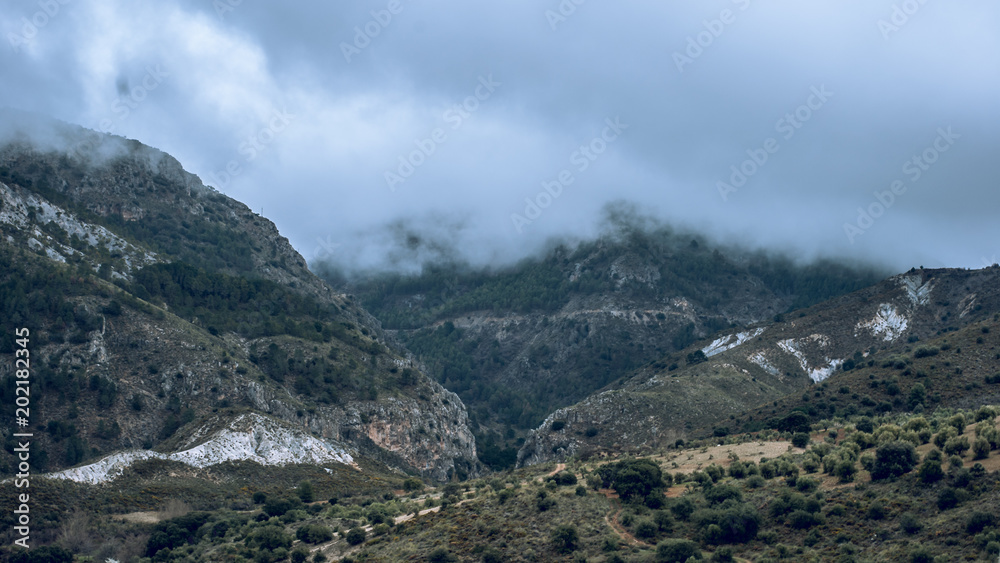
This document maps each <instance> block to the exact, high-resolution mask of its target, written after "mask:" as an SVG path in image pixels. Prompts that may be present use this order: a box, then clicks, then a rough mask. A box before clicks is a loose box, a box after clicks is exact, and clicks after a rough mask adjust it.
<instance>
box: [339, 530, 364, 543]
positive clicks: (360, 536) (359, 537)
mask: <svg viewBox="0 0 1000 563" xmlns="http://www.w3.org/2000/svg"><path fill="white" fill-rule="evenodd" d="M344 539H346V540H347V543H349V544H351V545H358V544H359V543H364V541H365V540H366V539H368V533H367V532H365V530H364V528H352V529H351V530H350V531H349V532H347V535H345V536H344Z"/></svg>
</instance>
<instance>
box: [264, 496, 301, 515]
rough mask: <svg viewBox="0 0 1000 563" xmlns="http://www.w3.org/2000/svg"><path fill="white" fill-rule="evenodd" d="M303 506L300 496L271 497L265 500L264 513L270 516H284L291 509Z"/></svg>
mask: <svg viewBox="0 0 1000 563" xmlns="http://www.w3.org/2000/svg"><path fill="white" fill-rule="evenodd" d="M301 507H302V502H301V501H299V499H298V498H278V497H275V498H269V499H267V501H266V502H264V513H265V514H267V515H268V516H283V515H284V514H285V513H286V512H288V511H289V510H295V509H297V508H301Z"/></svg>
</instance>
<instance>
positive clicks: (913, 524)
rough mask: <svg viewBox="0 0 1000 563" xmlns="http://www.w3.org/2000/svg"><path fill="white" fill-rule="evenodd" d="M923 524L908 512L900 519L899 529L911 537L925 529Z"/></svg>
mask: <svg viewBox="0 0 1000 563" xmlns="http://www.w3.org/2000/svg"><path fill="white" fill-rule="evenodd" d="M923 527H924V526H923V524H921V523H920V520H918V519H917V517H916V516H914V515H913V514H911V513H909V512H906V513H904V514H903V515H902V516H900V517H899V528H900V529H901V530H903V531H904V532H906V533H907V534H910V535H911V536H912V535H913V534H915V533H917V532H919V531H920V530H922V529H923Z"/></svg>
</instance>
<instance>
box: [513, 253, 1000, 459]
mask: <svg viewBox="0 0 1000 563" xmlns="http://www.w3.org/2000/svg"><path fill="white" fill-rule="evenodd" d="M998 288H1000V268H997V267H992V268H988V269H985V270H978V271H967V270H912V271H910V272H908V273H906V274H902V275H898V276H894V277H892V278H889V279H887V280H885V281H883V282H880V283H879V284H876V285H874V286H872V287H869V288H866V289H862V290H859V291H857V292H854V293H851V294H849V295H845V296H842V297H839V298H836V299H832V300H829V301H827V302H824V303H821V304H818V305H814V306H812V307H809V308H807V309H804V310H801V311H798V312H796V313H794V314H789V315H783V316H781V317H778V318H777V319H775V320H772V321H770V322H765V323H758V324H755V325H751V326H749V327H746V328H742V329H734V330H731V331H726V332H723V333H722V334H721V335H720V336H718V337H716V338H713V339H711V340H705V341H702V342H699V343H696V344H695V345H693V346H690V347H688V348H686V349H684V350H682V351H681V352H678V353H675V354H669V355H666V356H664V357H662V358H660V359H658V360H657V361H655V362H652V363H650V364H649V365H647V366H645V367H643V368H642V369H640V370H638V371H637V372H636V373H635V374H634V375H633V376H631V377H630V378H628V379H627V380H624V381H622V382H620V383H618V384H615V385H612V386H610V387H609V388H608V389H606V390H602V391H601V392H599V393H595V394H594V395H592V396H590V397H588V398H587V399H585V400H583V401H581V402H579V403H577V404H575V405H573V406H570V407H566V408H563V409H559V410H556V411H555V412H553V413H552V414H550V415H549V416H548V417H547V419H546V420H545V421H544V422H543V423H542V424H541V425H540V426H539V427H538V428H537V429H535V430H534V431H532V433H531V434H530V435H529V437H528V439H527V440H526V442H525V444H524V446H523V447H522V448H521V450H520V451H519V452H518V463H519V464H522V465H524V464H533V463H542V462H545V461H549V460H562V459H566V458H568V457H569V456H573V455H581V456H589V455H593V454H595V453H596V452H599V451H614V452H621V451H648V450H649V449H651V448H657V447H665V446H668V445H670V444H673V443H674V442H675V441H677V440H684V439H688V438H689V437H691V436H692V435H699V434H703V433H704V431H705V430H707V431H708V432H710V433H711V432H713V431H714V432H715V433H717V434H718V435H725V434H726V433H727V432H729V431H731V430H733V431H734V430H736V429H737V428H738V425H737V423H736V422H734V421H735V420H737V417H738V416H740V415H741V414H742V413H744V412H745V411H748V410H752V409H755V408H758V407H760V408H759V409H758V410H757V411H756V412H758V413H760V412H764V411H766V412H767V413H768V414H769V416H770V417H779V418H780V417H782V416H785V415H787V414H788V411H790V410H792V409H800V410H806V411H807V414H808V415H809V416H810V417H811V419H812V420H816V419H817V418H823V417H824V416H829V417H832V416H848V415H852V414H856V413H858V412H869V411H872V410H873V409H875V410H878V411H879V412H887V411H897V412H898V411H900V410H909V409H912V408H915V406H916V404H907V396H900V394H901V393H904V392H905V393H909V392H910V387H911V385H912V383H904V382H901V381H899V380H900V379H902V380H906V379H910V380H911V381H913V383H915V382H916V381H917V380H919V378H918V377H917V376H916V375H914V374H915V373H923V374H924V375H922V376H920V377H921V378H922V377H928V374H931V376H930V379H928V380H927V382H926V383H925V386H924V392H925V394H926V395H925V397H924V399H922V400H921V401H919V402H920V403H921V404H923V403H925V402H926V404H925V405H924V407H925V408H928V409H929V408H934V407H937V406H951V407H956V406H962V407H968V408H972V407H974V406H976V405H978V404H982V402H983V401H989V400H990V395H987V396H983V395H982V393H981V392H980V391H979V390H978V387H967V385H977V386H980V385H982V382H983V381H984V378H985V377H986V376H990V375H992V374H993V373H995V372H997V371H1000V359H998V358H997V357H996V351H995V347H996V345H997V342H996V339H997V334H996V333H997V331H998V330H1000V329H998V321H997V311H998V310H1000V291H998ZM962 329H965V331H963V330H962ZM955 331H958V332H955ZM969 334H971V335H973V336H966V337H964V338H965V340H971V342H969V343H967V344H966V345H965V346H961V347H960V346H951V345H948V341H949V339H951V340H954V339H956V338H963V337H962V336H961V335H969ZM923 341H927V342H928V349H938V350H940V349H944V350H945V351H944V352H942V354H943V355H944V356H943V357H946V358H947V360H948V363H947V364H945V365H944V366H943V367H942V366H941V365H940V364H941V363H942V358H933V359H931V360H928V359H926V358H923V359H921V360H919V361H917V360H914V356H915V355H918V353H917V352H916V351H915V350H917V349H919V348H920V346H921V344H922V342H923ZM952 350H954V351H952ZM963 350H964V353H963V352H962V351H963ZM956 351H957V352H956ZM952 356H956V357H954V358H952ZM966 360H968V362H966ZM913 362H916V363H917V364H918V365H917V366H910V363H913ZM952 362H954V363H956V364H958V365H957V366H955V367H953V366H952V365H951V363H952ZM966 363H967V365H966ZM924 364H928V365H924ZM930 364H938V365H937V368H936V369H937V371H936V372H935V371H934V370H932V369H931V367H930ZM876 365H878V366H880V367H879V368H875V367H873V366H876ZM883 366H900V367H899V371H903V372H904V373H905V376H902V377H900V376H899V375H898V373H896V372H894V373H892V375H888V374H884V373H878V372H876V371H875V370H878V369H882V370H883V372H884V371H888V370H885V369H884V368H883ZM918 368H923V369H918ZM953 370H955V371H953ZM875 373H878V376H877V380H878V381H879V382H880V384H881V385H883V387H879V386H877V385H873V386H872V387H874V388H875V391H872V390H871V389H862V386H861V385H857V384H855V385H854V386H853V387H851V385H850V384H849V383H846V382H845V383H841V382H842V381H844V380H845V379H846V380H849V381H854V382H855V383H857V382H858V381H859V379H860V378H865V379H867V378H868V377H869V376H871V377H872V378H876V375H875ZM935 376H936V377H935ZM914 378H916V379H914ZM936 378H942V379H940V380H938V381H935V379H936ZM820 382H822V384H821V385H817V384H818V383H820ZM891 382H895V383H894V384H893V385H892V386H891V387H890V383H891ZM864 383H865V386H866V387H867V384H868V383H869V381H865V382H864ZM842 385H848V387H847V389H848V391H847V393H846V394H845V393H844V392H843V391H842V390H840V388H841V386H842ZM814 388H815V389H814ZM886 388H892V389H894V393H895V394H894V395H893V396H892V397H890V398H889V402H876V400H875V399H874V398H873V396H877V390H878V389H886ZM832 389H838V392H837V393H834V392H833V391H832ZM813 391H815V393H816V398H812V397H811V395H812V393H813ZM803 393H805V394H803ZM859 394H860V395H864V396H865V397H864V398H863V399H862V398H860V395H859ZM799 396H801V397H802V399H801V401H803V402H807V403H808V407H807V408H805V409H801V407H802V406H803V405H802V402H798V401H799V400H797V399H795V398H796V397H799ZM936 397H937V400H935V398H936ZM945 399H946V400H945ZM994 400H996V398H995V397H994ZM942 401H943V402H942ZM770 403H773V405H770V406H768V407H761V405H765V404H770ZM852 405H853V407H852ZM761 419H762V416H761V415H758V416H756V417H751V419H747V423H746V424H745V425H744V426H743V427H744V428H745V429H747V430H756V429H760V428H762V427H764V425H765V423H764V422H763V421H762V420H761ZM750 420H753V421H755V423H753V424H751V423H750ZM699 430H700V431H701V432H699Z"/></svg>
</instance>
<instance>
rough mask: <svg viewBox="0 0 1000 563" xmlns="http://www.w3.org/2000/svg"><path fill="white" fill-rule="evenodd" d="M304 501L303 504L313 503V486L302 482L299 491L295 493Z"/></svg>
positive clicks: (307, 482)
mask: <svg viewBox="0 0 1000 563" xmlns="http://www.w3.org/2000/svg"><path fill="white" fill-rule="evenodd" d="M295 492H296V494H298V495H299V498H300V499H302V502H312V501H313V485H312V483H311V482H309V481H302V482H301V483H299V488H298V490H296V491H295Z"/></svg>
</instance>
